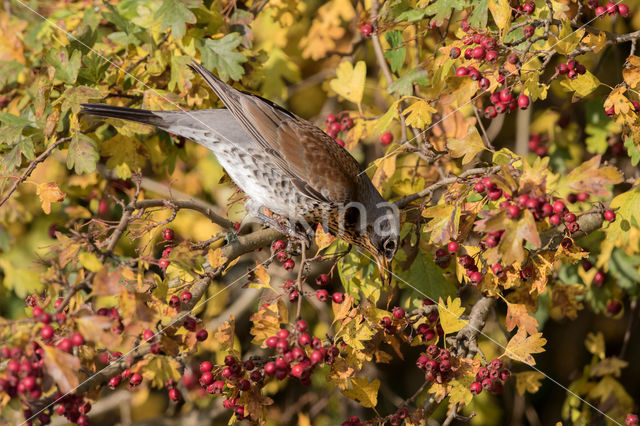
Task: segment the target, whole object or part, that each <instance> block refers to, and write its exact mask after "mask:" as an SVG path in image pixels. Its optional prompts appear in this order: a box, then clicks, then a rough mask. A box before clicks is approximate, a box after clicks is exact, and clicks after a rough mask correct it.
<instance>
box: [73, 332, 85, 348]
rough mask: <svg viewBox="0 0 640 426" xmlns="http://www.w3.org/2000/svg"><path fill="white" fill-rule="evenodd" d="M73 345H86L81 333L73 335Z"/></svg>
mask: <svg viewBox="0 0 640 426" xmlns="http://www.w3.org/2000/svg"><path fill="white" fill-rule="evenodd" d="M71 344H72V345H73V346H82V345H83V344H84V337H82V334H80V333H73V334H72V335H71Z"/></svg>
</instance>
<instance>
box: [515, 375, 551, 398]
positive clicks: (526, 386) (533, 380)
mask: <svg viewBox="0 0 640 426" xmlns="http://www.w3.org/2000/svg"><path fill="white" fill-rule="evenodd" d="M514 376H516V389H517V390H518V393H519V394H520V395H524V394H525V392H529V393H536V392H538V389H540V386H541V385H542V384H541V383H540V380H542V379H544V374H542V373H538V372H537V371H523V372H522V373H516V374H514Z"/></svg>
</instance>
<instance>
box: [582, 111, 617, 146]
mask: <svg viewBox="0 0 640 426" xmlns="http://www.w3.org/2000/svg"><path fill="white" fill-rule="evenodd" d="M586 116H587V117H586V118H587V125H586V126H585V132H586V133H587V138H586V142H587V151H589V152H590V153H592V154H604V153H605V152H606V151H607V149H608V148H609V144H608V143H607V137H608V136H609V134H611V131H612V130H613V128H614V127H616V124H615V123H614V121H613V120H611V119H610V118H609V117H607V114H606V113H605V112H604V109H603V108H602V101H600V100H598V99H594V100H592V101H589V102H587V104H586Z"/></svg>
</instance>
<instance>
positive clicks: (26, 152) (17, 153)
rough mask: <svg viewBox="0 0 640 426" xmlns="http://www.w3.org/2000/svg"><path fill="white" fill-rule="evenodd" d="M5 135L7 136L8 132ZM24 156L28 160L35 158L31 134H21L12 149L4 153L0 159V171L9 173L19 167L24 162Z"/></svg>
mask: <svg viewBox="0 0 640 426" xmlns="http://www.w3.org/2000/svg"><path fill="white" fill-rule="evenodd" d="M3 137H6V134H4V135H3ZM23 156H24V158H25V159H26V160H27V161H31V160H33V159H34V147H33V141H32V140H31V137H30V136H27V137H22V136H19V140H18V143H16V144H15V145H14V146H13V148H11V151H9V152H8V153H7V154H4V155H2V160H0V171H1V172H2V173H3V174H7V173H10V172H12V171H13V170H15V169H17V168H18V167H20V165H21V164H22V157H23Z"/></svg>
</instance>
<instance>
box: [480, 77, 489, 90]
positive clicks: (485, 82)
mask: <svg viewBox="0 0 640 426" xmlns="http://www.w3.org/2000/svg"><path fill="white" fill-rule="evenodd" d="M489 86H491V82H490V81H489V79H488V78H486V77H483V78H481V79H480V80H479V81H478V87H479V88H480V89H482V90H487V89H488V88H489Z"/></svg>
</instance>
